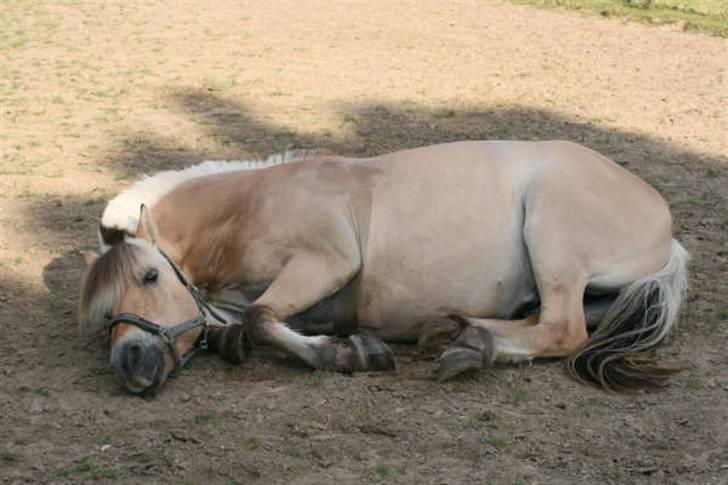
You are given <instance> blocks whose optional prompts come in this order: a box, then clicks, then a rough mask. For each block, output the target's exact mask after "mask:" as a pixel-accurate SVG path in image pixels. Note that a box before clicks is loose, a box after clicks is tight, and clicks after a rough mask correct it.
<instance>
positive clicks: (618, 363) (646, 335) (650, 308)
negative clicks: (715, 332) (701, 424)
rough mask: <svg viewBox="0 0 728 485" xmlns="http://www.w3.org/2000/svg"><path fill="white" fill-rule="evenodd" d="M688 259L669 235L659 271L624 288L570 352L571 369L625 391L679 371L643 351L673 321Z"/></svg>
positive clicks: (659, 338) (658, 381)
mask: <svg viewBox="0 0 728 485" xmlns="http://www.w3.org/2000/svg"><path fill="white" fill-rule="evenodd" d="M689 259H690V255H689V254H688V252H687V251H686V250H685V248H683V247H682V246H681V245H680V243H678V242H677V241H676V240H674V239H673V240H672V246H671V248H670V259H669V261H668V262H667V264H666V265H665V266H664V267H663V268H662V269H661V270H659V271H658V272H657V273H654V274H651V275H648V276H645V277H644V278H641V279H639V280H637V281H635V282H634V283H631V284H630V285H628V286H626V287H624V288H622V290H621V291H620V293H619V296H617V299H616V300H615V301H614V303H613V304H612V306H611V307H610V308H609V310H608V311H607V313H606V315H605V316H604V318H603V319H602V321H601V322H600V323H599V326H598V327H597V329H596V330H595V331H594V333H592V335H590V337H589V340H588V341H587V342H586V343H585V344H584V346H583V347H582V348H581V349H579V350H577V351H576V352H575V353H574V354H572V355H571V356H570V357H569V359H568V367H569V371H570V372H571V374H572V375H573V376H574V377H576V378H577V379H579V380H584V381H587V382H588V383H591V384H594V385H598V386H600V387H603V388H606V389H611V390H618V391H627V390H635V389H640V388H656V387H662V386H663V385H664V383H665V380H666V379H667V377H669V376H670V375H672V374H674V373H675V372H678V371H679V369H678V368H676V367H666V366H660V365H658V364H656V363H655V362H654V361H653V360H652V359H651V358H650V357H648V355H647V352H646V351H647V350H648V349H650V348H652V347H654V346H655V345H657V344H658V343H659V342H660V341H662V340H663V339H664V338H665V336H666V335H667V334H668V333H669V332H670V329H671V328H672V327H673V326H674V325H675V323H676V322H677V318H678V313H679V311H680V306H681V304H682V302H683V300H684V299H685V291H686V288H687V273H688V272H687V263H688V261H689Z"/></svg>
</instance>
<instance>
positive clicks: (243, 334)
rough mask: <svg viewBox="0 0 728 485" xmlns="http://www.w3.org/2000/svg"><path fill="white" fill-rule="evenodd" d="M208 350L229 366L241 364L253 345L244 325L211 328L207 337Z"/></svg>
mask: <svg viewBox="0 0 728 485" xmlns="http://www.w3.org/2000/svg"><path fill="white" fill-rule="evenodd" d="M208 339H209V341H210V350H212V351H213V352H215V353H216V354H218V355H220V357H222V358H223V359H225V360H226V361H228V362H230V363H231V364H242V363H243V362H245V361H246V360H248V357H250V353H251V351H252V348H253V345H252V342H251V340H250V336H249V335H248V332H247V330H246V329H245V326H244V325H240V324H233V325H228V326H226V327H212V328H210V333H209V335H208Z"/></svg>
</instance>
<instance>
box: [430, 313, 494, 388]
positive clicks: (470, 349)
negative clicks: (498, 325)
mask: <svg viewBox="0 0 728 485" xmlns="http://www.w3.org/2000/svg"><path fill="white" fill-rule="evenodd" d="M494 360H495V344H494V342H493V335H492V334H491V333H490V332H489V331H488V330H486V329H485V328H482V327H474V326H470V327H467V328H466V329H465V330H463V331H462V332H461V333H460V335H459V336H458V338H457V339H456V340H455V342H454V343H453V344H452V345H451V346H450V347H449V348H448V349H447V350H445V352H443V354H442V355H441V356H440V366H439V367H438V369H437V380H439V381H447V380H450V379H452V378H453V377H455V376H458V375H460V374H462V373H464V372H468V371H472V370H479V369H482V368H484V367H489V366H491V365H493V361H494Z"/></svg>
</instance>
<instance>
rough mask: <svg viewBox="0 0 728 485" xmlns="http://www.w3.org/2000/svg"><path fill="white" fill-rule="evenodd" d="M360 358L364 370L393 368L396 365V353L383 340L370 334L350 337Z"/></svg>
mask: <svg viewBox="0 0 728 485" xmlns="http://www.w3.org/2000/svg"><path fill="white" fill-rule="evenodd" d="M349 340H350V341H351V343H352V344H353V345H354V348H355V349H356V353H357V354H358V357H359V359H360V363H361V368H360V369H356V370H363V371H382V370H393V369H394V368H395V367H396V361H395V359H394V353H392V349H390V348H389V346H388V345H387V344H385V343H384V342H383V341H382V340H380V339H378V338H376V337H370V336H368V335H360V334H355V335H351V336H350V337H349Z"/></svg>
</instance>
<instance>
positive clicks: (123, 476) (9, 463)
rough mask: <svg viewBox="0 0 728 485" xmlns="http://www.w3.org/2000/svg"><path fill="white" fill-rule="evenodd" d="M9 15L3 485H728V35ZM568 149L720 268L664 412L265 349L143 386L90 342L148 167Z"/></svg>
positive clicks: (69, 6) (603, 26)
mask: <svg viewBox="0 0 728 485" xmlns="http://www.w3.org/2000/svg"><path fill="white" fill-rule="evenodd" d="M0 12H1V13H2V25H1V29H0V31H1V33H0V36H1V37H0V39H1V52H0V62H1V63H2V72H1V74H2V76H1V77H2V79H1V83H2V84H1V86H2V93H1V94H2V99H1V100H0V104H1V106H0V108H1V109H2V127H1V130H0V143H1V147H2V154H1V155H2V166H1V170H2V171H1V174H2V178H1V179H0V180H1V186H0V189H1V194H0V197H1V199H0V231H2V232H1V234H0V236H1V237H0V252H1V254H0V482H3V483H79V482H127V483H142V482H145V483H147V482H148V483H154V482H173V483H261V484H268V483H298V484H320V483H389V482H391V483H422V484H461V483H462V484H466V483H478V484H488V483H492V484H532V483H538V484H583V483H615V484H616V483H620V484H621V483H638V484H640V483H660V484H678V483H680V484H684V483H690V484H693V483H696V484H713V483H716V484H717V483H722V484H725V483H728V352H727V349H728V301H727V298H726V295H728V277H727V275H728V271H727V270H728V236H727V233H728V153H727V150H728V140H727V136H728V135H727V129H728V127H727V125H726V123H727V118H726V117H727V113H726V103H727V102H728V99H727V92H728V91H727V88H728V83H727V81H726V75H727V73H728V68H727V66H726V63H727V59H728V57H727V56H728V50H727V48H726V43H725V40H723V39H718V38H713V37H709V36H706V35H702V34H687V33H683V32H680V31H679V29H678V28H677V27H674V28H668V27H665V28H662V27H661V28H655V27H649V26H644V25H638V24H632V23H626V22H624V21H621V20H616V19H601V18H598V17H586V16H581V15H579V14H574V13H560V12H557V11H544V10H538V9H533V8H530V7H525V6H514V5H511V4H509V3H498V2H483V3H479V4H471V3H468V4H445V3H434V2H431V3H408V4H405V3H398V4H394V3H386V4H385V3H383V2H382V3H371V4H369V5H366V4H344V3H320V4H319V3H308V4H300V3H283V2H275V3H274V2H270V3H262V2H256V3H232V2H229V3H223V2H212V1H208V2H194V3H193V2H188V3H182V2H177V3H175V2H167V3H144V4H142V3H136V2H135V3H131V2H122V3H112V2H94V3H91V2H73V3H71V2H65V3H61V2H44V3H35V2H25V1H23V2H20V1H8V0H4V1H2V2H1V3H0ZM502 138H509V139H548V138H562V139H568V140H573V141H577V142H581V143H584V144H586V145H588V146H590V147H593V148H595V149H597V150H599V151H601V152H603V153H605V154H607V155H609V156H611V157H613V158H614V159H616V160H618V161H619V162H620V163H622V164H625V165H626V166H627V167H628V168H629V169H630V170H632V171H634V172H635V173H637V174H639V175H640V176H641V177H643V178H645V179H646V180H648V181H649V182H650V183H651V184H653V185H654V186H655V187H656V188H658V190H660V191H661V192H662V193H663V194H664V195H665V197H666V198H667V199H668V201H669V202H670V204H671V207H672V209H673V213H674V216H675V232H676V234H677V237H678V238H679V239H680V240H681V241H682V242H683V244H684V245H685V246H686V247H687V248H688V250H689V251H690V252H691V253H692V255H693V262H692V279H691V288H690V292H689V302H688V308H687V311H686V312H685V314H684V316H683V318H682V322H681V326H680V328H679V330H678V331H677V332H676V334H675V336H674V338H673V339H672V340H671V341H670V342H669V344H667V345H665V346H663V347H662V348H661V349H660V350H659V356H660V358H661V359H664V360H671V361H676V362H680V363H682V364H683V365H684V366H685V368H686V370H685V371H684V372H683V373H682V374H680V375H679V376H677V377H676V378H675V379H674V380H673V381H672V385H671V386H670V387H669V388H668V389H667V390H665V391H664V392H661V393H656V394H640V395H636V396H621V395H611V394H608V393H604V392H600V391H598V390H595V389H591V388H587V387H585V386H583V385H581V384H578V383H576V382H573V381H572V380H570V379H569V378H568V377H567V376H566V375H565V373H564V370H563V363H561V362H538V363H535V364H533V365H523V366H503V367H499V368H496V369H492V370H490V371H487V372H483V373H482V374H481V375H479V376H475V377H471V378H466V379H463V380H459V381H456V382H453V383H448V384H439V383H437V382H435V381H434V380H433V379H432V377H431V371H432V370H433V369H434V367H435V363H434V362H433V360H432V359H431V358H430V357H429V356H426V355H422V354H421V353H419V352H418V350H417V349H416V348H414V347H409V346H397V347H396V349H395V350H396V353H397V358H398V364H399V367H398V370H397V371H396V372H392V373H382V374H377V373H370V374H358V375H352V376H347V375H338V374H333V373H321V372H312V371H310V370H308V369H305V368H303V367H301V366H299V365H297V364H295V363H294V362H292V361H291V360H288V359H286V358H284V357H282V356H280V355H278V354H275V353H274V352H272V351H267V350H265V349H258V351H257V352H256V354H255V356H254V357H253V358H252V359H251V360H250V361H249V362H247V363H246V364H244V365H243V366H241V367H232V366H230V365H228V364H225V363H224V362H222V361H221V360H219V359H218V358H217V357H215V356H212V355H203V356H201V357H197V358H195V360H194V361H193V362H192V363H191V365H190V366H189V367H188V368H186V369H185V370H184V371H183V372H182V373H181V374H180V375H179V376H178V377H177V378H175V379H173V380H172V381H171V382H169V383H168V385H167V386H166V388H165V389H164V391H163V392H162V393H161V394H160V395H159V396H158V397H157V398H156V399H150V400H145V399H141V398H137V397H133V396H129V395H126V394H125V393H123V392H122V391H121V390H120V388H119V387H118V385H117V384H116V382H115V381H114V379H113V376H112V375H111V373H110V369H109V366H108V351H109V349H108V345H107V344H106V342H105V340H104V337H105V336H104V335H97V336H95V338H93V339H80V338H79V337H78V332H77V325H76V321H75V304H76V300H77V293H78V286H79V280H80V275H81V271H82V266H83V264H82V258H81V257H80V256H79V250H81V249H84V248H91V247H94V246H95V244H96V241H95V228H96V225H97V223H98V220H99V217H100V214H101V211H102V210H103V207H104V204H105V201H107V200H108V199H109V198H110V197H112V196H113V195H114V194H116V193H117V192H118V191H120V190H121V189H122V188H124V187H125V186H127V185H128V184H129V183H131V182H132V181H133V180H134V179H135V178H136V177H138V176H139V175H141V174H142V173H145V172H154V171H156V170H159V169H162V168H179V167H183V166H186V165H188V164H190V163H194V162H198V161H201V160H203V159H245V158H252V157H263V156H266V155H268V154H270V153H275V152H280V151H282V150H284V149H287V148H291V147H319V148H327V149H331V150H334V151H336V152H339V153H341V154H344V155H373V154H378V153H382V152H385V151H391V150H395V149H401V148H406V147H413V146H419V145H426V144H432V143H437V142H444V141H450V140H460V139H502Z"/></svg>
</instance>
